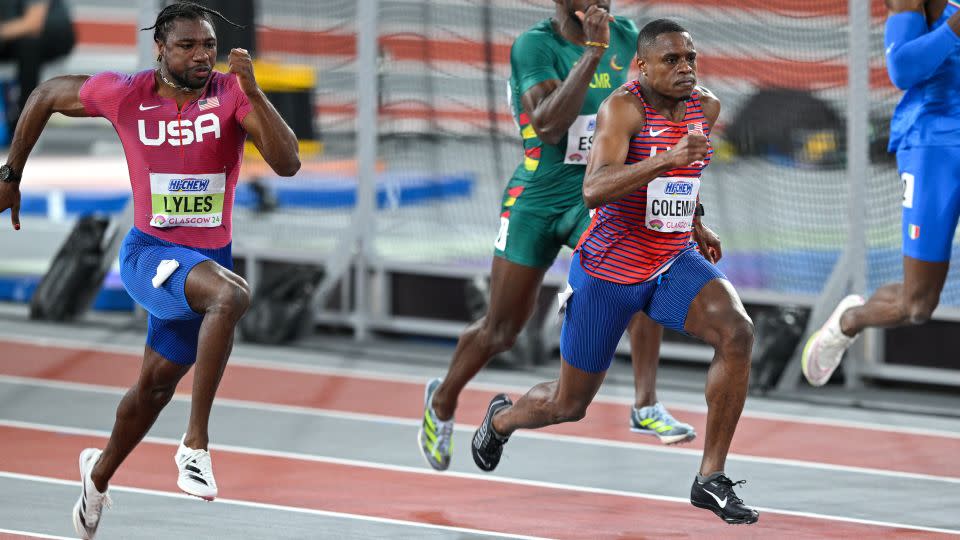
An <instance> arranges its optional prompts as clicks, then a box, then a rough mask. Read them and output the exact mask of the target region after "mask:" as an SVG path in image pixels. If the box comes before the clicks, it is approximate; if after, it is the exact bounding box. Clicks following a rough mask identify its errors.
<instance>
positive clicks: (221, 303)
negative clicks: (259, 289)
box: [207, 278, 250, 320]
mask: <svg viewBox="0 0 960 540" xmlns="http://www.w3.org/2000/svg"><path fill="white" fill-rule="evenodd" d="M249 307H250V286H249V285H247V282H246V281H244V280H243V279H242V278H240V279H237V280H223V282H222V283H221V284H220V286H219V287H217V289H216V293H215V298H214V299H213V302H210V307H209V308H208V309H207V313H211V312H216V313H217V314H220V315H225V316H227V317H230V318H232V319H234V320H239V319H240V317H242V316H243V314H244V313H246V312H247V309H248V308H249Z"/></svg>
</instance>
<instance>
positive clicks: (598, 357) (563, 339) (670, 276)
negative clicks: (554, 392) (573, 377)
mask: <svg viewBox="0 0 960 540" xmlns="http://www.w3.org/2000/svg"><path fill="white" fill-rule="evenodd" d="M714 279H726V276H725V275H723V272H721V271H720V270H719V269H718V268H717V267H716V266H715V265H713V264H711V263H710V262H709V261H707V260H706V259H704V258H703V255H701V254H700V252H698V251H697V250H695V249H688V250H686V251H684V252H683V253H681V254H679V255H677V257H676V258H675V259H674V260H673V264H672V265H671V266H670V268H669V269H668V270H667V271H666V272H664V273H663V274H660V276H659V277H657V278H654V279H651V280H649V281H644V282H642V283H635V284H632V285H622V284H620V283H614V282H612V281H607V280H604V279H600V278H596V277H593V276H591V275H590V274H588V273H586V272H585V271H584V270H583V267H582V266H581V265H580V254H579V253H575V254H574V255H573V260H572V261H571V263H570V275H569V277H568V278H567V281H568V282H569V284H570V286H571V287H572V288H573V294H572V295H571V296H570V298H569V299H568V300H567V306H566V312H565V315H564V318H563V329H562V330H561V331H560V354H561V355H562V356H563V359H564V361H566V362H567V363H568V364H570V365H571V366H573V367H575V368H579V369H581V370H583V371H587V372H590V373H600V372H603V371H606V370H607V369H609V368H610V363H611V362H613V355H614V353H615V352H616V350H617V344H618V343H619V342H620V337H621V336H623V332H624V331H625V330H626V329H627V325H628V324H629V323H630V319H632V318H633V316H634V315H636V314H637V313H638V312H640V311H642V312H644V313H646V314H647V315H648V316H649V317H650V318H651V319H653V320H654V321H656V322H657V323H659V324H660V325H661V326H663V327H664V328H669V329H671V330H677V331H679V332H684V333H685V330H684V323H686V321H687V311H689V309H690V304H691V303H693V299H694V298H696V297H697V295H698V294H700V290H701V289H703V286H704V285H706V284H707V283H709V282H710V281H712V280H714Z"/></svg>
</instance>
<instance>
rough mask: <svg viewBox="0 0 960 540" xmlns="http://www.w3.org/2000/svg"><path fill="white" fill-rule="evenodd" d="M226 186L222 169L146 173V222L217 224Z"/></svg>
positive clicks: (164, 225) (159, 225) (161, 224)
mask: <svg viewBox="0 0 960 540" xmlns="http://www.w3.org/2000/svg"><path fill="white" fill-rule="evenodd" d="M226 187H227V176H226V175H225V174H224V173H212V174H167V173H150V193H151V210H152V217H151V218H150V225H151V226H153V227H157V228H160V229H166V228H169V227H219V226H220V225H221V224H222V223H223V196H224V192H225V191H226Z"/></svg>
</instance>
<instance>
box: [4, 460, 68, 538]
mask: <svg viewBox="0 0 960 540" xmlns="http://www.w3.org/2000/svg"><path fill="white" fill-rule="evenodd" d="M0 474H2V473H0ZM76 483H77V484H78V485H79V484H80V482H76ZM0 533H4V534H15V535H17V536H28V537H30V538H49V539H51V540H76V539H75V538H74V537H71V536H55V535H52V534H43V533H38V532H33V531H16V530H13V529H0Z"/></svg>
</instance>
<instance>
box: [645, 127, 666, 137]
mask: <svg viewBox="0 0 960 540" xmlns="http://www.w3.org/2000/svg"><path fill="white" fill-rule="evenodd" d="M668 129H670V128H663V129H661V130H660V131H654V130H653V128H650V136H651V137H659V136H660V134H661V133H663V132H664V131H666V130H668Z"/></svg>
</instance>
